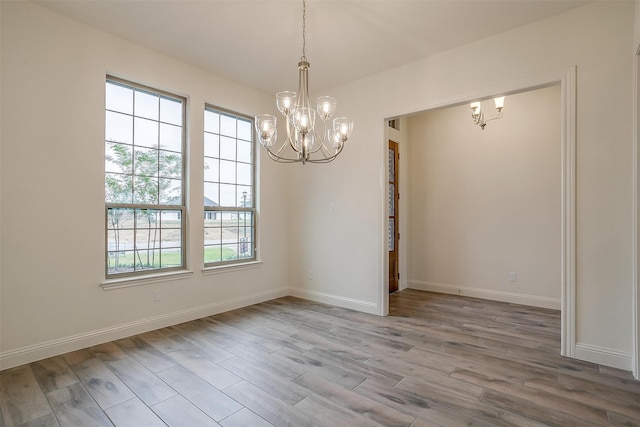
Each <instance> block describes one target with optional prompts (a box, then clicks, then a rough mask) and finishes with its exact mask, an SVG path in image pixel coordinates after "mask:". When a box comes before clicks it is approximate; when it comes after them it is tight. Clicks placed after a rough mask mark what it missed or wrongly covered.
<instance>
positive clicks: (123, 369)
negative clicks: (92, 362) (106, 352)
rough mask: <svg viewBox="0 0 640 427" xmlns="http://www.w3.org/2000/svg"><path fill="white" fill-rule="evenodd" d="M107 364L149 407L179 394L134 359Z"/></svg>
mask: <svg viewBox="0 0 640 427" xmlns="http://www.w3.org/2000/svg"><path fill="white" fill-rule="evenodd" d="M106 364H107V366H108V367H109V368H110V369H111V370H112V371H113V372H114V373H115V374H116V375H117V376H118V378H120V380H122V382H124V383H125V384H126V385H127V387H129V389H131V391H133V392H134V393H135V394H136V396H138V397H139V398H140V399H141V400H142V401H144V403H145V404H147V405H148V406H152V405H155V404H156V403H158V402H161V401H163V400H166V399H169V398H170V397H173V396H175V395H176V394H177V393H176V391H175V390H174V389H172V388H171V387H169V386H168V385H167V384H166V383H165V382H164V381H162V380H161V379H160V378H158V377H157V376H156V375H154V374H153V373H152V372H151V371H150V370H148V369H147V368H146V367H145V366H144V365H143V364H142V363H140V362H138V361H137V360H136V359H134V358H132V357H125V358H123V359H120V360H114V361H112V362H106Z"/></svg>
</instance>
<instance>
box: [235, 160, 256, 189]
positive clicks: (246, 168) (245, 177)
mask: <svg viewBox="0 0 640 427" xmlns="http://www.w3.org/2000/svg"><path fill="white" fill-rule="evenodd" d="M252 169H253V168H252V167H251V165H249V164H246V163H238V180H237V182H238V184H244V185H251V183H252V179H253V177H252V176H251V171H252Z"/></svg>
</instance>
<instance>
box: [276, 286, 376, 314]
mask: <svg viewBox="0 0 640 427" xmlns="http://www.w3.org/2000/svg"><path fill="white" fill-rule="evenodd" d="M289 295H291V296H292V297H298V298H302V299H307V300H310V301H315V302H321V303H324V304H331V305H335V306H337V307H342V308H349V309H351V310H357V311H362V312H364V313H369V314H376V315H378V314H380V310H379V307H378V305H377V304H376V303H374V302H369V301H363V300H358V299H354V298H347V297H343V296H339V295H333V294H326V293H324V292H317V291H310V290H307V289H301V288H290V289H289Z"/></svg>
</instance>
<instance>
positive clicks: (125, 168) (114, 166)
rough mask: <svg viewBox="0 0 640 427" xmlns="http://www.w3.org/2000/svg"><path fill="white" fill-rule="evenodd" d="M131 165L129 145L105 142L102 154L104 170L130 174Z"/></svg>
mask: <svg viewBox="0 0 640 427" xmlns="http://www.w3.org/2000/svg"><path fill="white" fill-rule="evenodd" d="M132 166H133V147H132V146H131V145H125V144H117V143H115V142H107V143H106V150H105V156H104V170H105V172H116V173H127V174H130V173H131V171H132V169H131V168H132Z"/></svg>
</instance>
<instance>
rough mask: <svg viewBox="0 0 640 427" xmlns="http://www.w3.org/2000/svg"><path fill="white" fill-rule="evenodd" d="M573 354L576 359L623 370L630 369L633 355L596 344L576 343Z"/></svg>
mask: <svg viewBox="0 0 640 427" xmlns="http://www.w3.org/2000/svg"><path fill="white" fill-rule="evenodd" d="M575 356H576V359H580V360H585V361H587V362H592V363H597V364H599V365H605V366H611V367H613V368H618V369H623V370H625V371H631V370H632V361H633V357H632V356H631V353H624V352H622V351H618V350H612V349H609V348H604V347H599V346H597V345H591V344H585V343H576V354H575Z"/></svg>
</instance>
